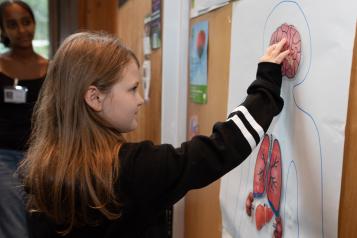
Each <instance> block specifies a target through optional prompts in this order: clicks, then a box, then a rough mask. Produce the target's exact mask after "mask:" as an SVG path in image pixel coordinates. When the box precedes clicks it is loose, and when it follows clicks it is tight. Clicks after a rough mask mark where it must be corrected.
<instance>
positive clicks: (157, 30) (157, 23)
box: [151, 0, 161, 49]
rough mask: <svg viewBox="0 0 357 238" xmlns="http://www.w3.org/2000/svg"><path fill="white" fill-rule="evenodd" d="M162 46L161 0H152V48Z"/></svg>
mask: <svg viewBox="0 0 357 238" xmlns="http://www.w3.org/2000/svg"><path fill="white" fill-rule="evenodd" d="M160 47H161V0H152V14H151V48H152V49H158V48H160Z"/></svg>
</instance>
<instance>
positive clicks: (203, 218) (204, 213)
mask: <svg viewBox="0 0 357 238" xmlns="http://www.w3.org/2000/svg"><path fill="white" fill-rule="evenodd" d="M231 7H232V6H231V4H230V5H229V6H227V7H225V8H223V9H220V10H218V11H215V12H212V13H209V14H206V15H203V16H201V17H199V18H195V19H193V20H191V25H192V24H195V23H196V22H199V21H204V20H208V21H209V34H210V36H209V43H208V44H209V62H208V64H209V66H208V97H209V99H208V103H207V104H206V105H198V104H194V103H190V102H189V103H188V118H187V120H188V121H187V125H188V131H187V134H188V135H190V134H192V128H191V127H192V126H193V125H192V119H194V121H195V125H194V126H195V127H197V128H198V129H197V128H196V130H197V131H198V133H199V134H204V135H209V134H210V132H211V126H212V124H213V123H214V122H215V121H217V120H224V119H225V117H226V113H227V111H226V110H222V105H227V98H226V97H224V99H223V98H222V97H220V98H219V99H216V97H217V96H216V97H215V98H214V99H212V97H210V95H212V93H210V92H211V91H210V90H213V89H214V94H215V95H227V93H228V90H227V88H228V81H227V76H225V73H226V72H228V71H229V66H228V64H229V61H225V60H227V59H229V58H230V55H229V51H230V40H229V39H230V37H231V32H230V28H229V27H227V30H226V34H218V33H217V32H218V31H219V30H222V29H223V27H224V26H226V25H225V24H227V22H225V18H227V17H229V25H230V20H231ZM228 9H229V10H228ZM223 11H226V12H225V14H226V15H225V16H224V14H219V13H222V12H223ZM215 21H217V26H218V29H217V31H216V32H215V33H214V30H213V26H212V25H214V22H215ZM218 22H219V23H218ZM224 23H225V24H224ZM227 25H228V24H227ZM225 37H227V39H224V38H225ZM212 41H213V42H212ZM218 42H225V43H220V44H218ZM354 45H355V46H354V54H353V63H352V69H351V80H350V88H349V100H348V116H347V124H346V130H345V146H344V158H343V172H342V185H341V197H340V207H339V218H338V237H351V236H352V234H356V233H357V226H356V224H357V208H356V206H355V201H357V184H356V182H355V181H356V179H357V177H356V176H357V175H355V174H356V173H355V168H357V161H356V157H357V147H356V146H355V144H356V141H357V103H356V101H357V95H356V94H357V93H356V91H357V85H356V84H357V83H356V80H357V40H355V43H354ZM227 46H228V47H227ZM214 50H217V53H216V54H215V55H214V53H213V51H214ZM225 50H227V53H223V52H222V51H225ZM219 51H220V52H219ZM218 54H224V56H223V55H220V56H218ZM213 55H214V56H213ZM223 61H224V62H223ZM221 63H222V65H221V67H222V68H220V69H218V68H215V67H218V66H217V65H216V64H221ZM213 75H217V77H215V76H213ZM218 90H222V91H218ZM210 99H212V100H215V103H217V104H213V103H214V102H212V101H210ZM216 100H217V101H216ZM331 176H333V175H331ZM219 188H220V183H219V182H216V183H213V184H211V185H210V186H208V187H206V188H204V189H200V190H195V191H191V192H190V193H189V194H188V195H187V196H186V209H185V237H215V238H218V237H222V227H221V222H222V220H221V211H220V207H219V201H218V194H219ZM326 206H328V204H326Z"/></svg>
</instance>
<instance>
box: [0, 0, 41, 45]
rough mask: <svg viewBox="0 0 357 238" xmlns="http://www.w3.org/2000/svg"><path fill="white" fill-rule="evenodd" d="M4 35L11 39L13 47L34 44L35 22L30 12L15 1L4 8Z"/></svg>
mask: <svg viewBox="0 0 357 238" xmlns="http://www.w3.org/2000/svg"><path fill="white" fill-rule="evenodd" d="M1 20H2V21H3V26H4V35H5V36H7V37H8V38H9V39H10V46H11V47H20V48H27V47H31V46H32V40H33V37H34V34H35V23H34V21H33V19H32V17H31V15H30V13H29V12H28V11H27V10H26V9H24V8H23V7H21V6H20V5H18V4H16V3H14V4H11V5H9V6H7V7H6V8H5V10H4V15H3V19H1Z"/></svg>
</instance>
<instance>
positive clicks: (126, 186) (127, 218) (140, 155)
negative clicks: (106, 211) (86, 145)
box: [29, 63, 283, 238]
mask: <svg viewBox="0 0 357 238" xmlns="http://www.w3.org/2000/svg"><path fill="white" fill-rule="evenodd" d="M281 80H282V75H281V66H280V65H277V64H272V63H260V64H259V66H258V72H257V79H256V80H255V81H254V82H253V83H252V84H251V85H250V87H249V88H248V91H247V92H248V96H247V98H246V99H245V101H244V102H243V103H242V104H241V105H240V106H239V107H237V108H236V109H235V110H234V111H233V112H232V113H231V114H230V115H229V117H228V120H227V121H226V122H218V123H216V124H215V125H214V127H213V131H212V134H211V135H210V136H209V137H206V136H195V137H194V138H193V139H192V140H191V141H188V142H185V143H183V144H182V145H181V147H180V148H174V147H173V146H171V145H168V144H163V145H154V144H153V143H152V142H150V141H144V142H140V143H126V144H124V145H122V147H121V149H120V152H119V160H120V166H121V167H120V177H119V179H118V181H117V182H116V188H117V194H118V197H119V199H120V201H121V203H122V204H123V208H122V210H121V212H122V216H121V218H119V219H118V220H114V221H108V220H105V219H103V222H102V223H101V224H100V225H98V226H96V227H90V226H86V227H81V228H75V229H74V230H73V231H72V232H71V234H69V235H68V236H66V237H87V238H89V237H106V238H107V237H108V238H109V237H120V238H129V237H130V238H133V237H147V238H148V237H155V238H158V237H159V238H160V237H162V238H163V237H167V231H166V229H167V226H165V209H166V208H167V207H169V206H171V205H173V204H174V203H176V202H177V201H178V200H179V199H181V198H182V197H183V196H184V195H185V194H186V193H187V191H189V190H190V189H196V188H202V187H204V186H207V185H208V184H210V183H211V182H213V181H215V180H217V179H219V178H220V177H221V176H223V175H224V174H226V173H228V172H229V171H230V170H232V169H233V168H235V167H236V166H238V165H239V164H240V163H242V162H243V161H244V160H245V159H246V158H247V157H248V155H249V154H250V153H251V152H252V150H253V149H254V148H255V147H256V145H257V144H258V143H259V141H260V139H261V138H262V137H263V135H264V133H265V132H266V131H267V129H268V127H269V125H270V123H271V121H272V119H273V117H274V116H275V115H277V114H278V113H279V112H280V111H281V109H282V107H283V100H282V98H281V97H280V88H281ZM29 229H30V234H31V237H35V238H44V237H56V233H55V226H54V225H53V224H52V223H51V222H50V221H49V219H48V218H47V217H46V216H45V215H38V214H37V215H29Z"/></svg>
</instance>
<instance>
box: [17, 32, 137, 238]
mask: <svg viewBox="0 0 357 238" xmlns="http://www.w3.org/2000/svg"><path fill="white" fill-rule="evenodd" d="M131 60H134V61H135V62H136V63H137V64H138V66H139V63H138V60H137V58H136V56H135V55H134V53H133V52H132V51H131V50H130V49H128V48H126V47H125V46H124V45H123V44H122V43H121V42H120V41H119V39H117V38H115V37H113V36H110V35H107V34H105V33H89V32H83V33H76V34H73V35H71V36H69V37H68V38H66V39H65V40H64V42H63V44H62V45H61V46H60V48H59V49H58V51H57V52H56V54H55V56H54V58H53V60H52V62H50V65H49V69H48V73H47V76H46V79H45V81H44V84H43V88H42V89H41V92H40V95H39V99H38V101H37V103H36V105H35V109H34V114H33V130H32V134H31V137H30V142H29V149H28V152H27V153H26V156H25V159H24V160H23V162H22V164H21V166H20V173H21V174H22V176H23V179H24V185H25V189H26V190H27V191H28V204H27V205H28V209H29V211H30V212H32V213H36V212H40V213H44V214H46V215H47V216H48V217H50V218H51V219H52V220H53V221H54V222H55V223H56V224H59V225H60V227H61V230H60V231H59V232H61V233H62V234H64V235H65V234H68V233H69V232H70V231H71V229H72V228H73V227H75V226H81V225H86V224H90V225H95V224H96V223H97V222H98V221H97V220H95V219H92V218H91V217H93V216H91V214H95V213H98V212H99V214H102V215H103V216H104V217H106V218H107V219H110V220H112V219H117V218H119V217H120V203H119V199H118V195H117V194H116V193H115V188H114V183H115V182H116V181H117V179H118V176H119V160H118V152H119V148H120V145H121V144H122V143H123V142H124V139H123V137H122V135H121V133H120V132H119V131H117V130H116V129H115V128H112V127H111V126H109V125H108V123H107V122H105V121H104V120H103V119H102V118H101V117H99V115H98V114H97V113H96V112H95V111H93V110H92V109H91V107H89V106H88V105H87V103H86V102H85V99H84V95H85V92H86V90H87V89H88V87H89V86H91V85H94V86H96V87H97V88H98V89H99V90H100V91H101V92H104V93H105V92H109V91H110V89H111V87H112V86H113V85H114V84H115V83H116V82H118V80H121V78H122V73H123V70H124V68H125V67H126V65H127V64H128V63H129V62H130V61H131ZM93 212H94V213H93ZM96 217H98V216H96ZM62 228H63V229H62Z"/></svg>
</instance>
